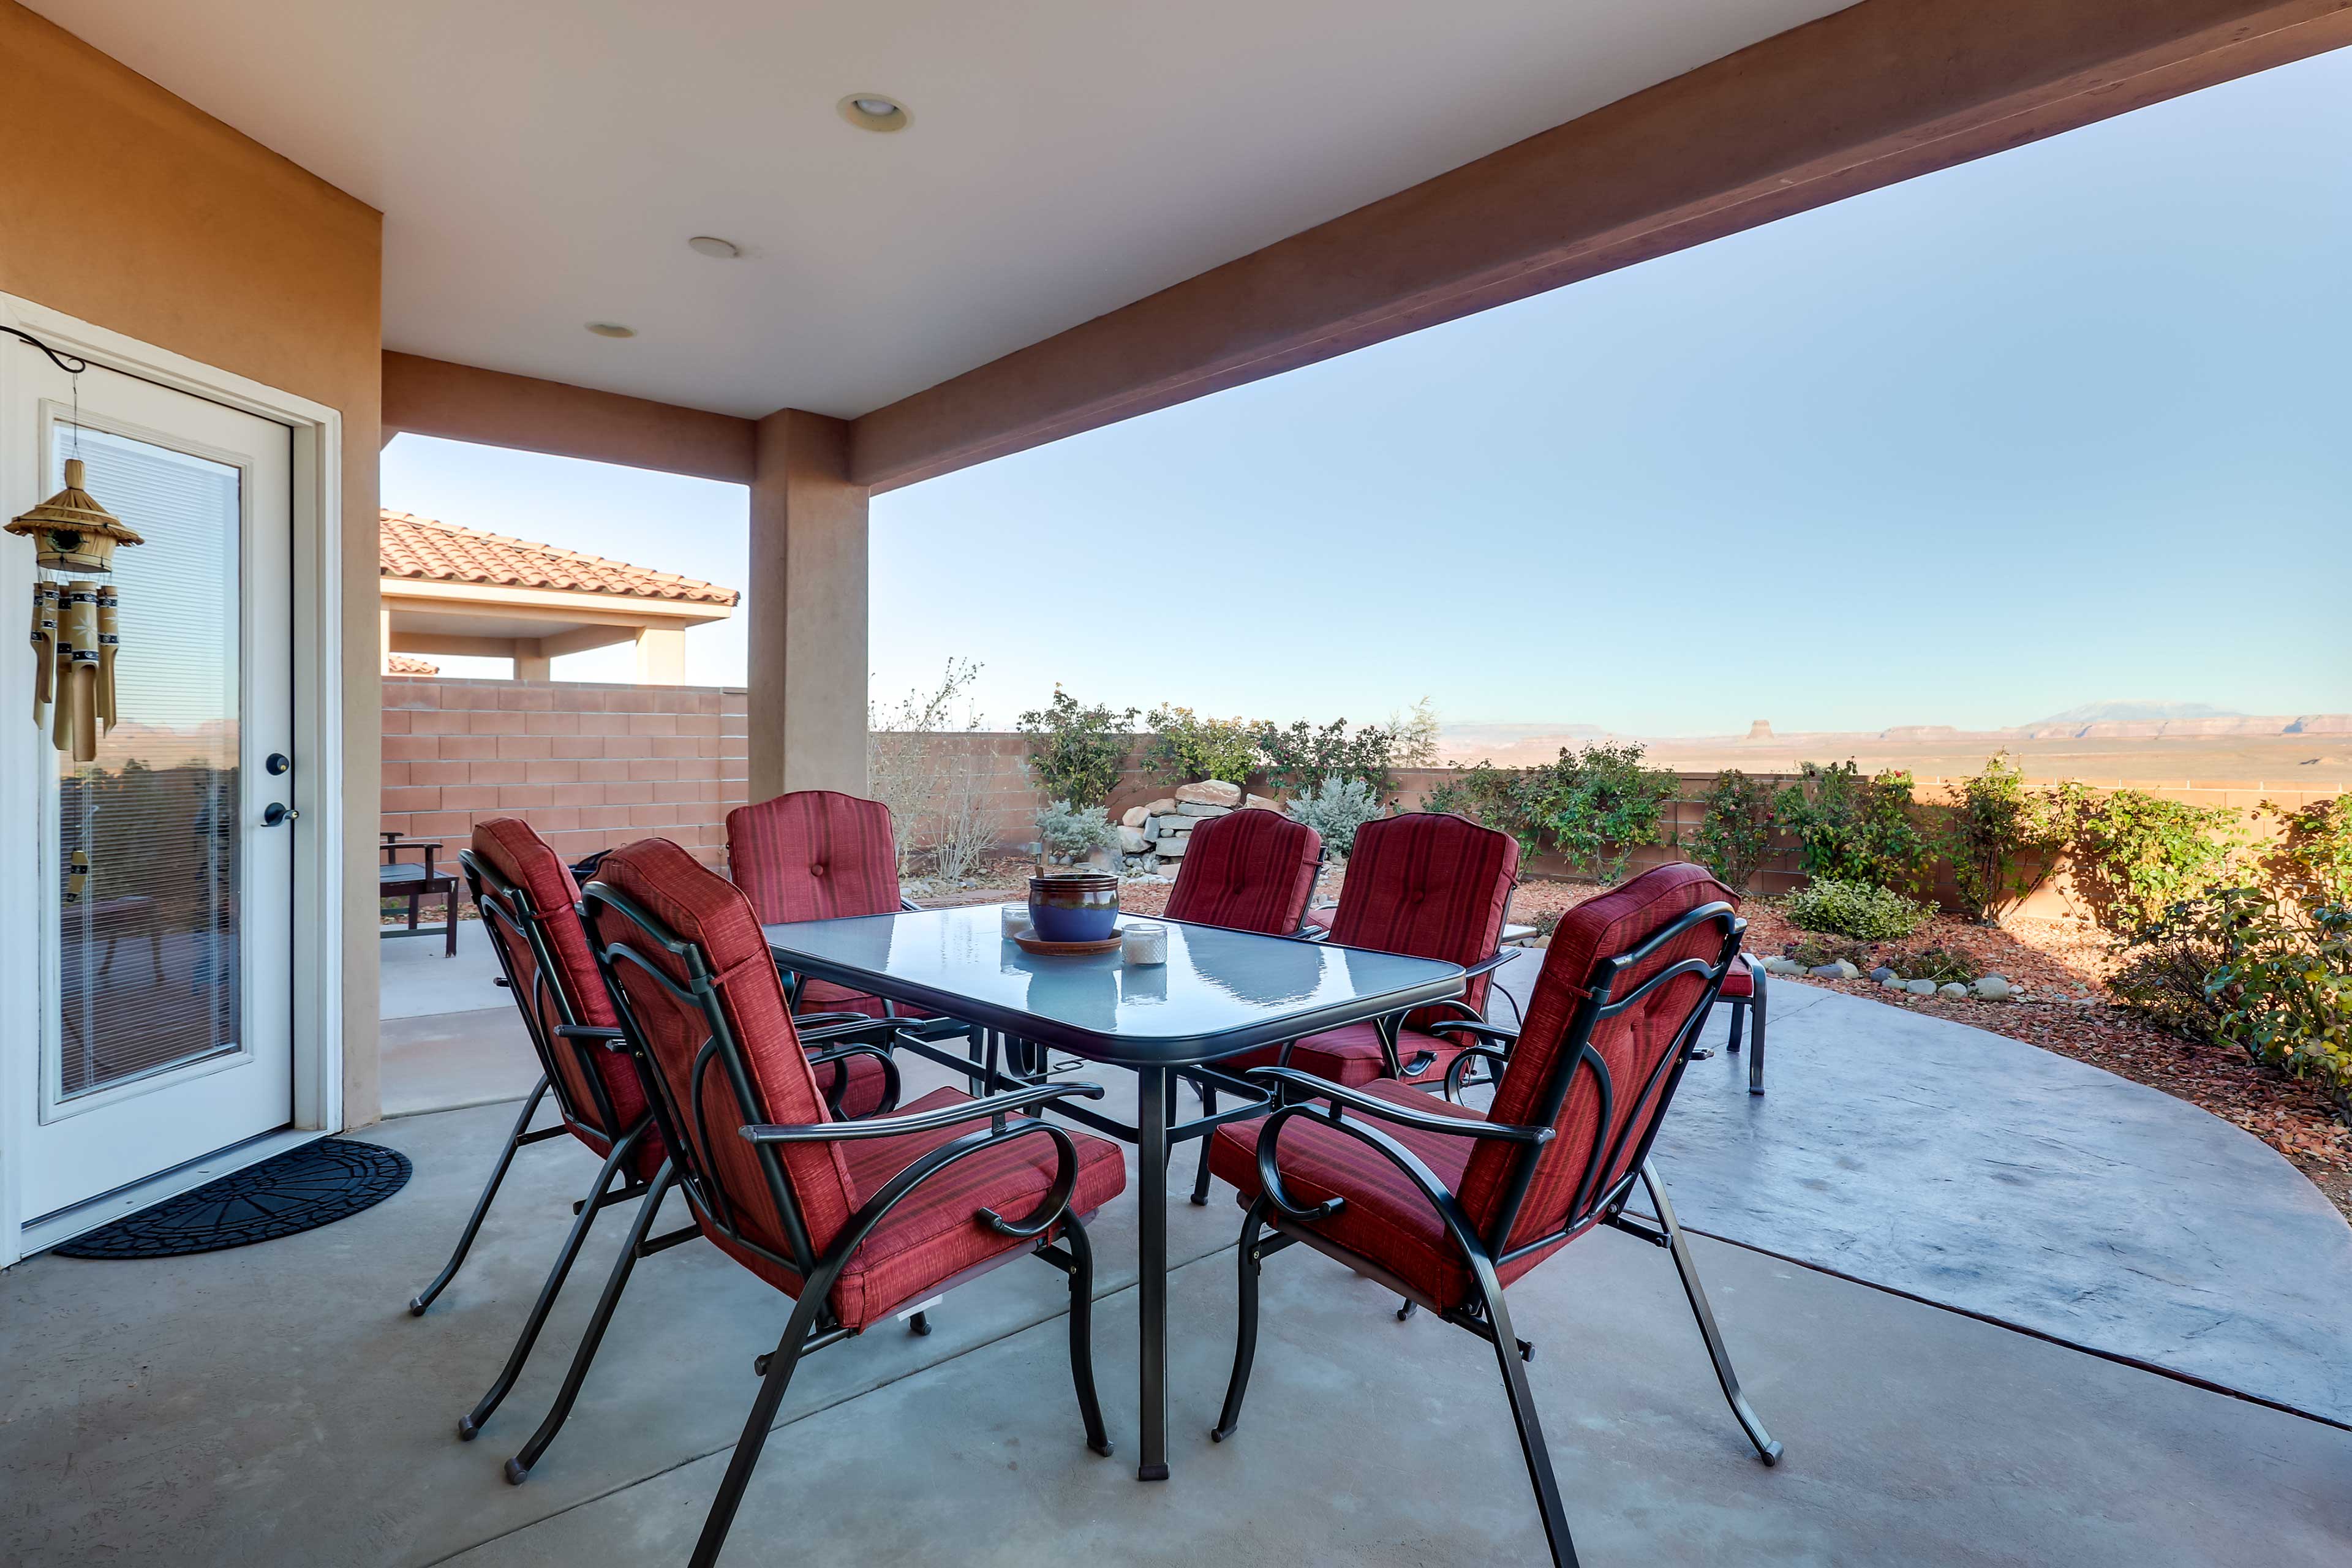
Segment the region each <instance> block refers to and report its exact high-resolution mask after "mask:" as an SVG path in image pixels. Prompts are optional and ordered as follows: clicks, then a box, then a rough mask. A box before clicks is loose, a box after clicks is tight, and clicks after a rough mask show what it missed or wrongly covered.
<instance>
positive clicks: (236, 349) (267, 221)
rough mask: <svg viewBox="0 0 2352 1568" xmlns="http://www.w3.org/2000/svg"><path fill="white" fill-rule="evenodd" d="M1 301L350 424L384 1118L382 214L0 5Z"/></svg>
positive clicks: (346, 1101)
mask: <svg viewBox="0 0 2352 1568" xmlns="http://www.w3.org/2000/svg"><path fill="white" fill-rule="evenodd" d="M0 126H5V135H0V147H5V156H0V293H9V294H15V295H17V296H19V297H20V298H23V299H26V300H33V301H35V302H36V303H38V304H41V305H44V306H47V307H48V308H50V309H52V310H61V311H64V312H66V313H68V314H69V315H74V316H79V317H80V318H82V319H83V320H85V321H94V322H96V323H98V324H99V325H100V326H103V327H105V328H107V329H109V330H110V331H118V332H122V333H125V334H127V335H129V336H131V337H133V338H137V339H139V340H141V341H142V342H148V343H152V344H153V345H155V346H156V347H158V348H163V349H168V350H170V351H171V352H173V353H180V354H185V355H187V356H188V357H190V358H192V359H195V360H199V361H202V362H203V363H206V364H210V365H215V366H217V367H218V368H220V369H222V370H226V371H232V372H235V373H236V374H239V375H244V376H249V377H251V378H252V379H254V380H255V381H258V382H261V383H263V384H267V385H269V386H273V387H277V388H278V389H280V390H282V391H286V392H290V393H294V394H297V395H300V396H303V397H307V398H310V399H311V400H313V401H314V402H318V403H322V404H325V405H328V406H330V407H332V408H335V409H338V410H340V411H341V414H342V417H343V453H342V468H343V600H344V606H345V612H346V613H345V615H344V617H343V649H342V658H343V700H344V711H343V758H342V763H343V777H344V801H345V811H346V814H347V816H346V821H347V826H348V831H347V833H346V835H345V841H344V851H343V853H344V868H343V876H344V879H345V886H346V889H347V890H348V895H349V897H348V900H347V903H348V917H349V921H348V925H347V927H346V942H345V949H344V960H343V1012H344V1056H343V1062H344V1068H343V1112H344V1119H345V1121H346V1122H347V1123H348V1124H350V1125H352V1126H359V1125H362V1124H364V1123H366V1122H369V1121H374V1120H375V1119H376V1113H377V1105H378V1096H377V1088H376V942H377V939H376V934H375V918H374V910H375V900H374V890H375V877H374V873H373V870H372V869H371V868H372V867H373V864H374V860H375V854H374V850H373V846H372V832H373V826H374V823H375V818H376V808H377V799H376V793H377V778H376V768H377V760H378V728H377V710H378V705H379V702H380V700H381V692H380V690H379V684H378V683H379V677H378V662H377V661H378V651H377V648H376V640H377V637H378V635H379V633H378V627H377V625H376V617H375V614H374V611H375V603H376V574H377V557H376V510H377V498H376V454H377V450H378V447H379V443H378V440H377V423H378V413H379V410H378V403H379V396H380V393H379V377H380V375H381V374H382V339H383V310H382V303H381V293H382V281H383V218H382V216H381V215H379V214H378V213H377V212H376V211H375V210H374V209H373V208H372V207H369V206H367V205H365V204H363V203H362V202H359V201H357V200H355V199H354V198H352V197H351V196H349V195H344V194H343V193H342V192H341V191H339V190H336V189H335V188H334V187H333V186H331V185H330V184H327V183H326V182H324V181H323V180H320V179H319V178H318V177H317V176H315V175H312V174H308V173H306V172H304V171H303V170H302V169H300V168H298V167H297V166H295V165H294V164H293V163H289V162H287V161H286V160H285V159H284V158H281V157H279V156H278V154H277V153H272V152H270V151H269V150H268V149H267V148H265V147H263V146H262V145H261V144H260V143H258V142H254V141H252V140H251V139H249V138H247V137H246V136H243V135H241V134H239V133H238V132H236V131H233V130H231V129H229V127H227V126H226V125H224V124H222V123H221V122H220V121H216V120H214V119H213V118H211V117H210V116H209V115H205V114H203V113H201V112H199V111H198V110H195V109H194V108H193V107H191V106H190V105H189V104H187V103H185V102H184V101H182V100H179V99H177V98H174V97H173V96H172V95H171V94H170V93H168V92H165V91H164V90H163V89H161V88H159V87H157V86H156V85H155V84H154V83H153V82H152V81H149V80H148V79H145V78H144V77H142V76H140V75H138V74H137V73H136V72H133V71H131V70H129V69H127V68H124V67H123V66H121V65H119V64H117V63H116V62H115V61H114V60H112V59H110V58H108V57H106V56H105V55H102V54H100V53H99V52H98V51H97V50H96V49H93V48H91V47H89V46H88V45H86V44H84V43H82V42H81V41H80V40H79V39H77V38H75V37H72V36H71V35H70V34H68V33H66V32H64V31H63V30H61V29H60V28H58V27H57V26H53V25H51V24H50V23H48V22H47V21H44V20H43V19H41V18H40V17H38V16H35V15H34V14H33V13H31V12H30V11H27V10H26V9H25V8H24V7H23V6H21V5H16V4H15V3H14V0H0Z"/></svg>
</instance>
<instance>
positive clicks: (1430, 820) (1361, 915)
mask: <svg viewBox="0 0 2352 1568" xmlns="http://www.w3.org/2000/svg"><path fill="white" fill-rule="evenodd" d="M1518 880H1519V845H1518V840H1517V839H1515V838H1513V837H1511V836H1510V835H1509V834H1507V833H1496V831H1494V830H1493V829H1492V828H1486V827H1481V826H1478V825H1477V824H1476V823H1475V822H1472V821H1470V820H1469V819H1468V818H1466V817H1460V816H1450V815H1446V814H1444V813H1439V812H1427V811H1417V812H1411V813H1408V814H1407V815H1405V816H1384V817H1381V819H1379V820H1378V821H1376V822H1367V823H1366V824H1364V826H1361V827H1360V828H1358V829H1357V830H1356V844H1355V847H1354V849H1353V850H1352V851H1351V852H1350V853H1349V856H1348V876H1347V880H1346V881H1344V882H1342V883H1341V884H1340V885H1339V909H1338V910H1336V911H1335V912H1334V913H1333V915H1332V917H1331V940H1332V941H1333V942H1339V943H1340V944H1342V945H1343V946H1347V947H1370V948H1378V949H1379V950H1380V951H1381V952H1402V953H1409V954H1411V955H1412V956H1413V957H1415V958H1434V959H1438V960H1441V961H1443V962H1444V963H1460V964H1465V965H1467V964H1472V963H1477V962H1478V961H1479V960H1480V959H1482V958H1485V957H1486V956H1487V955H1488V954H1490V953H1492V952H1494V951H1495V944H1496V942H1497V941H1498V940H1499V939H1500V938H1501V936H1502V934H1503V914H1504V911H1505V910H1508V909H1509V908H1510V904H1511V889H1513V888H1515V887H1517V885H1518ZM1489 978H1490V977H1489V976H1487V975H1484V974H1482V975H1480V976H1478V977H1477V978H1476V979H1475V980H1473V981H1471V982H1470V988H1469V990H1468V991H1467V992H1466V993H1465V995H1464V1000H1465V1001H1466V1002H1468V1003H1469V1004H1470V1005H1472V1006H1473V1007H1475V1008H1477V1009H1479V1010H1480V1011H1481V1012H1482V1013H1483V1012H1484V1011H1485V1010H1486V985H1487V982H1488V980H1489ZM1440 1016H1446V1015H1444V1014H1441V1013H1438V1012H1435V1011H1430V1012H1427V1013H1425V1014H1420V1013H1417V1014H1415V1015H1413V1016H1412V1017H1410V1018H1408V1019H1407V1020H1406V1022H1407V1023H1408V1025H1410V1026H1412V1027H1416V1028H1418V1027H1420V1026H1422V1025H1423V1023H1424V1022H1425V1021H1426V1020H1428V1019H1433V1018H1436V1017H1440Z"/></svg>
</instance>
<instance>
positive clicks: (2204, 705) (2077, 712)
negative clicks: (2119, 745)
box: [2025, 702, 2245, 730]
mask: <svg viewBox="0 0 2352 1568" xmlns="http://www.w3.org/2000/svg"><path fill="white" fill-rule="evenodd" d="M2244 717H2245V714H2243V713H2242V712H2240V711H2239V710H2237V709H2235V708H2216V707H2214V706H2213V705H2212V704H2210V703H2209V702H2085V703H2084V704H2083V705H2082V706H2081V707H2079V708H2069V709H2067V710H2066V711H2064V712H2063V713H2053V714H2052V715H2050V717H2049V718H2047V719H2036V720H2035V721H2033V722H2032V723H2031V724H2028V725H2027V726H2025V727H2026V728H2027V729H2029V730H2032V729H2038V728H2039V727H2041V726H2042V725H2044V724H2098V723H2105V722H2110V721H2119V720H2120V721H2147V720H2157V721H2163V720H2168V719H2242V718H2244Z"/></svg>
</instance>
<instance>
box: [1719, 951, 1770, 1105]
mask: <svg viewBox="0 0 2352 1568" xmlns="http://www.w3.org/2000/svg"><path fill="white" fill-rule="evenodd" d="M1745 962H1746V963H1747V964H1748V984H1752V985H1754V986H1755V987H1756V994H1755V995H1754V996H1753V997H1748V996H1726V997H1725V998H1723V1005H1725V1006H1727V1007H1728V1008H1730V1009H1731V1038H1730V1040H1729V1042H1728V1043H1727V1044H1726V1045H1725V1046H1724V1047H1723V1049H1724V1052H1725V1054H1726V1055H1727V1056H1735V1057H1736V1056H1738V1054H1739V1046H1740V1036H1741V1035H1742V1034H1743V1033H1745V1032H1746V1026H1747V1023H1748V1008H1749V1006H1750V1005H1753V1006H1754V1007H1755V1009H1756V1029H1755V1036H1756V1038H1755V1047H1756V1048H1755V1049H1754V1050H1751V1051H1749V1052H1748V1093H1750V1094H1761V1093H1763V1092H1764V1017H1765V1013H1766V1011H1767V1007H1768V1003H1767V1001H1766V998H1765V994H1764V984H1765V980H1766V978H1767V977H1766V975H1765V973H1764V966H1763V965H1762V964H1760V963H1757V962H1756V961H1755V960H1754V959H1752V958H1750V959H1748V960H1746V961H1745Z"/></svg>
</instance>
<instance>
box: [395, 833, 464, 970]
mask: <svg viewBox="0 0 2352 1568" xmlns="http://www.w3.org/2000/svg"><path fill="white" fill-rule="evenodd" d="M377 837H380V838H382V839H383V843H382V844H381V845H379V846H377V847H378V848H379V849H381V850H382V851H383V865H382V866H381V867H379V868H377V871H376V897H378V898H379V899H406V900H408V926H407V929H405V930H400V929H397V928H395V929H394V930H392V931H383V932H381V933H380V934H382V935H383V936H384V937H386V938H390V937H395V936H437V937H439V938H441V939H442V943H443V945H442V950H441V956H442V957H444V958H455V957H456V956H457V878H455V877H453V876H451V875H450V874H449V873H448V872H447V871H446V870H444V869H442V868H439V867H436V866H435V865H434V863H433V858H434V857H435V856H436V855H437V854H439V853H440V852H441V841H440V840H439V839H437V838H404V837H401V836H400V835H399V834H397V833H379V834H378V835H377ZM404 849H422V850H423V851H425V861H424V864H423V865H422V866H421V867H418V866H411V865H410V864H409V863H408V862H407V861H405V860H403V859H402V858H400V852H401V851H402V850H404ZM458 858H460V859H461V860H462V859H463V858H464V856H463V855H462V854H461V855H460V856H459V857H458ZM390 870H414V871H416V872H417V873H418V874H417V875H416V876H414V877H394V878H386V877H385V876H384V874H383V873H384V872H386V871H390ZM436 894H438V895H439V896H440V899H441V903H442V909H443V911H444V913H445V915H446V919H444V920H443V921H442V922H441V923H440V924H439V925H437V926H420V925H418V924H417V923H416V921H417V912H416V906H417V905H418V904H420V903H422V902H423V901H424V900H426V899H429V898H432V897H434V896H435V895H436Z"/></svg>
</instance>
